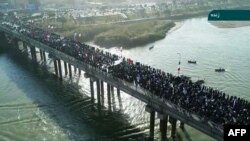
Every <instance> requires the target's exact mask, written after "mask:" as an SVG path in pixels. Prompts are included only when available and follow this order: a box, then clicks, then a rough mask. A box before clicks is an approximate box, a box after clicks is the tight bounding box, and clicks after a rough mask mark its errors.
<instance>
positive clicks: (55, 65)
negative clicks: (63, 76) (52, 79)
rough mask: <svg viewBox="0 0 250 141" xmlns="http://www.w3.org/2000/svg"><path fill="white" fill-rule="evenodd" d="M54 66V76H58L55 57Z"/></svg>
mask: <svg viewBox="0 0 250 141" xmlns="http://www.w3.org/2000/svg"><path fill="white" fill-rule="evenodd" d="M54 68H55V74H56V77H58V69H57V61H56V59H54Z"/></svg>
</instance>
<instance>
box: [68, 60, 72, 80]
mask: <svg viewBox="0 0 250 141" xmlns="http://www.w3.org/2000/svg"><path fill="white" fill-rule="evenodd" d="M68 65H69V77H70V78H71V77H72V70H71V64H70V63H68Z"/></svg>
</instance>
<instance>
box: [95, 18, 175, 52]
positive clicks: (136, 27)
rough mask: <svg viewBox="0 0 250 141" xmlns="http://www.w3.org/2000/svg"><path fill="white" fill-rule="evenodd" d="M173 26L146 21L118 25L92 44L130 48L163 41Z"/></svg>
mask: <svg viewBox="0 0 250 141" xmlns="http://www.w3.org/2000/svg"><path fill="white" fill-rule="evenodd" d="M174 26H175V23H173V22H172V21H163V20H157V21H147V22H143V23H134V24H128V25H119V26H117V27H116V28H114V29H112V30H109V31H107V32H104V33H101V34H99V35H97V36H95V38H94V43H95V44H97V45H100V46H104V47H113V46H122V47H124V48H131V47H134V46H140V45H145V44H148V43H151V42H155V41H157V40H160V39H163V38H165V36H166V33H167V32H168V31H169V30H170V29H171V28H172V27H174Z"/></svg>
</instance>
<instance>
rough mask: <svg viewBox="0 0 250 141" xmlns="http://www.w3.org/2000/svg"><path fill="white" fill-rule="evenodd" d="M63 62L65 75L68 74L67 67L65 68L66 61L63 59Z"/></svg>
mask: <svg viewBox="0 0 250 141" xmlns="http://www.w3.org/2000/svg"><path fill="white" fill-rule="evenodd" d="M63 62H64V72H65V75H67V74H68V69H67V62H65V61H63Z"/></svg>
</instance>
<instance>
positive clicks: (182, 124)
mask: <svg viewBox="0 0 250 141" xmlns="http://www.w3.org/2000/svg"><path fill="white" fill-rule="evenodd" d="M180 128H181V129H182V130H184V122H182V121H181V123H180Z"/></svg>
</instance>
